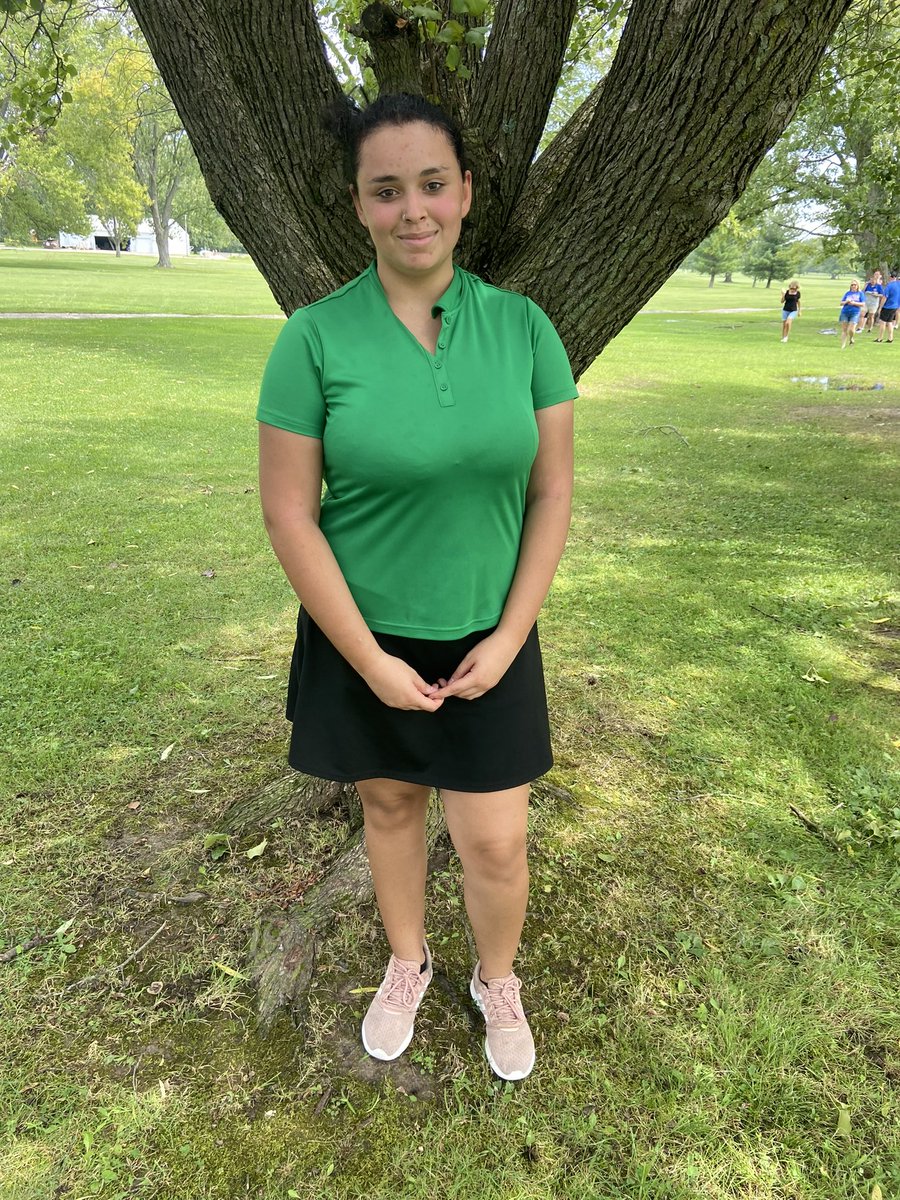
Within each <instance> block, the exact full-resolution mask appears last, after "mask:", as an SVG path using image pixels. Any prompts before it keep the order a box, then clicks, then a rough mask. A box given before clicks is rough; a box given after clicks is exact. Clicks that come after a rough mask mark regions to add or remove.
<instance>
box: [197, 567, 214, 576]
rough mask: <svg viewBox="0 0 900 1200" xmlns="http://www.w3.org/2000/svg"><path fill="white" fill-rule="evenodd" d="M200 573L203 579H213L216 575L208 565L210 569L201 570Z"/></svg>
mask: <svg viewBox="0 0 900 1200" xmlns="http://www.w3.org/2000/svg"><path fill="white" fill-rule="evenodd" d="M200 574H201V575H202V576H203V578H204V579H215V577H216V573H215V571H214V570H213V569H212V567H210V569H209V570H208V571H201V572H200Z"/></svg>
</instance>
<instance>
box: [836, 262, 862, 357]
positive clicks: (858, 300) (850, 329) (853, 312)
mask: <svg viewBox="0 0 900 1200" xmlns="http://www.w3.org/2000/svg"><path fill="white" fill-rule="evenodd" d="M865 310H866V298H865V296H864V295H863V293H862V292H861V291H860V290H859V280H858V279H853V280H851V281H850V289H849V291H846V292H844V294H843V296H842V297H841V312H840V317H839V320H840V323H841V349H842V350H844V349H846V346H847V340H848V339H849V341H850V345H851V346H852V345H853V335H854V333H855V332H856V322H857V321H858V320H859V314H860V312H861V311H862V312H865Z"/></svg>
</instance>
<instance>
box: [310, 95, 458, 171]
mask: <svg viewBox="0 0 900 1200" xmlns="http://www.w3.org/2000/svg"><path fill="white" fill-rule="evenodd" d="M322 120H323V124H324V126H325V128H326V129H327V130H328V132H329V133H330V134H331V135H332V137H333V138H334V139H335V140H336V141H337V142H338V143H339V144H340V147H341V149H342V151H343V154H344V174H345V176H346V178H347V182H348V183H349V184H350V185H351V186H352V187H354V188H355V187H356V176H357V174H358V173H359V150H360V147H361V146H362V144H363V142H364V141H365V140H366V138H367V137H368V136H369V134H371V133H374V132H375V130H376V129H380V128H381V127H382V125H411V124H412V123H413V122H415V121H423V122H424V123H425V124H426V125H431V126H432V127H433V128H435V129H440V130H441V131H442V132H443V133H445V134H446V135H447V138H448V139H449V141H450V144H451V146H452V147H453V151H454V153H455V154H456V159H457V162H458V163H459V169H460V171H461V172H462V173H463V174H465V172H466V171H467V170H468V165H467V162H466V149H465V146H464V145H463V137H462V130H461V129H460V127H459V125H458V124H457V123H456V121H455V120H454V119H453V118H452V117H450V116H448V115H447V113H445V112H444V110H443V109H442V108H439V107H438V106H437V105H436V104H432V103H431V101H430V100H426V99H425V97H424V96H413V95H411V94H410V93H409V92H388V93H386V94H385V95H383V96H379V97H378V98H377V99H376V100H373V101H372V103H371V104H369V105H367V107H366V108H360V107H359V106H358V105H357V104H355V103H354V101H353V100H351V98H350V97H349V96H343V97H341V99H339V100H335V101H334V102H333V103H332V104H330V105H329V106H328V107H327V108H326V109H325V111H324V112H323V114H322Z"/></svg>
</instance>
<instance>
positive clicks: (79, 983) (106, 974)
mask: <svg viewBox="0 0 900 1200" xmlns="http://www.w3.org/2000/svg"><path fill="white" fill-rule="evenodd" d="M167 924H168V922H166V921H163V923H162V925H160V927H159V929H157V930H156V932H155V933H151V934H150V936H149V937H148V938H147V940H146V942H144V944H143V946H138V948H137V950H135V951H134V953H133V954H129V955H128V957H127V958H126V959H125V961H124V962H122V963H119V965H118V966H117V967H107V968H106V970H105V971H100V972H99V973H98V974H97V975H85V976H84V978H83V979H76V980H75V981H74V983H70V984H69V986H68V987H67V988H66V989H65V990H66V991H67V992H68V991H71V989H72V988H80V987H87V986H88V984H92V983H103V982H104V981H105V980H108V979H109V978H110V976H112V975H115V974H116V972H117V971H118V972H119V973H120V974H121V973H122V972H123V971H124V970H125V968H126V967H127V966H128V964H129V963H133V962H134V960H135V959H136V958H137V957H138V955H140V954H143V953H144V951H145V950H146V949H147V947H148V946H150V945H152V943H153V942H155V941H156V939H157V938H158V937H159V935H160V934H161V933H162V931H163V930H164V929H165V928H166V925H167Z"/></svg>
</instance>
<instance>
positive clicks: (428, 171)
mask: <svg viewBox="0 0 900 1200" xmlns="http://www.w3.org/2000/svg"><path fill="white" fill-rule="evenodd" d="M447 170H449V168H448V167H426V168H425V170H424V171H420V172H419V178H420V179H424V178H425V176H426V175H440V173H441V172H442V171H447ZM399 182H400V176H399V175H378V176H376V177H375V178H374V179H370V180H369V183H399Z"/></svg>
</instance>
